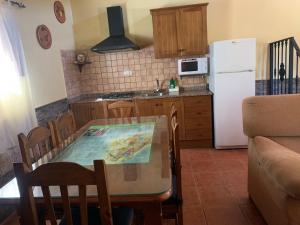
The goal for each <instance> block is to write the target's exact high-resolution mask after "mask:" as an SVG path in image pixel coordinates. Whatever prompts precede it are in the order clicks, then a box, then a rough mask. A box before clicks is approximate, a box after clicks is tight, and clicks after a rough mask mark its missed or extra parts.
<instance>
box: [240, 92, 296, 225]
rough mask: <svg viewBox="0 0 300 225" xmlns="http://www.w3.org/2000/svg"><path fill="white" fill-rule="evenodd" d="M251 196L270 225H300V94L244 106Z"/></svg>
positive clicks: (261, 99) (256, 99) (250, 101)
mask: <svg viewBox="0 0 300 225" xmlns="http://www.w3.org/2000/svg"><path fill="white" fill-rule="evenodd" d="M243 123H244V133H245V134H246V135H247V136H248V137H249V171H248V189H249V195H250V197H251V199H252V200H253V202H254V203H255V205H256V206H257V208H258V209H259V210H260V212H261V214H262V215H263V217H264V218H265V220H266V222H267V223H268V224H269V225H287V224H289V225H300V95H280V96H260V97H251V98H247V99H245V100H244V103H243Z"/></svg>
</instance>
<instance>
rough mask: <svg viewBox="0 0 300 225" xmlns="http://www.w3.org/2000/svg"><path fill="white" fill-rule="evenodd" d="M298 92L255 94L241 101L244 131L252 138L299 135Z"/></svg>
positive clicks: (299, 97)
mask: <svg viewBox="0 0 300 225" xmlns="http://www.w3.org/2000/svg"><path fill="white" fill-rule="evenodd" d="M299 102H300V94H294V95H276V96H255V97H250V98H246V99H245V100H244V102H243V125H244V133H245V134H246V135H247V136H248V137H250V138H254V137H256V136H264V137H299V136H300V126H299V124H300V116H299V115H300V104H299Z"/></svg>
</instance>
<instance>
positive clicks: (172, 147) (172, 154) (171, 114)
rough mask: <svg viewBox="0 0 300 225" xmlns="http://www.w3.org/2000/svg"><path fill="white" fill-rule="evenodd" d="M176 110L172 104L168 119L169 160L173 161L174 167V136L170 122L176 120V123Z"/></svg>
mask: <svg viewBox="0 0 300 225" xmlns="http://www.w3.org/2000/svg"><path fill="white" fill-rule="evenodd" d="M177 112H178V111H177V108H176V106H175V105H174V104H172V106H171V110H170V118H169V121H170V123H169V125H170V133H171V135H170V152H171V158H172V161H173V164H174V165H175V162H174V159H175V156H174V155H175V153H174V135H173V129H172V120H173V118H176V121H177V119H178V118H177Z"/></svg>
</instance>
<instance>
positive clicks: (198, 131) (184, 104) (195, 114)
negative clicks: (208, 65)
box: [71, 95, 213, 148]
mask: <svg viewBox="0 0 300 225" xmlns="http://www.w3.org/2000/svg"><path fill="white" fill-rule="evenodd" d="M135 103H136V107H137V109H138V114H139V115H140V116H159V115H166V116H167V117H168V119H169V122H170V111H171V106H172V105H173V104H174V105H175V106H176V108H177V110H178V123H179V127H180V141H181V146H182V147H183V148H193V147H212V146H213V144H212V143H213V140H212V139H213V128H212V96H210V95H203V96H193V97H174V98H153V99H136V100H135ZM71 109H72V111H73V113H74V117H75V120H76V124H77V128H80V127H82V126H83V125H85V124H86V123H87V122H89V121H90V120H93V119H102V118H105V116H104V110H103V103H102V102H92V103H74V104H71ZM169 124H170V123H169ZM170 130H171V127H170Z"/></svg>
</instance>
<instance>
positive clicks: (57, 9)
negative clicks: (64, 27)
mask: <svg viewBox="0 0 300 225" xmlns="http://www.w3.org/2000/svg"><path fill="white" fill-rule="evenodd" d="M54 14H55V17H56V19H57V20H58V22H60V23H64V22H66V13H65V8H64V5H63V4H62V3H61V2H60V1H55V2H54Z"/></svg>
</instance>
